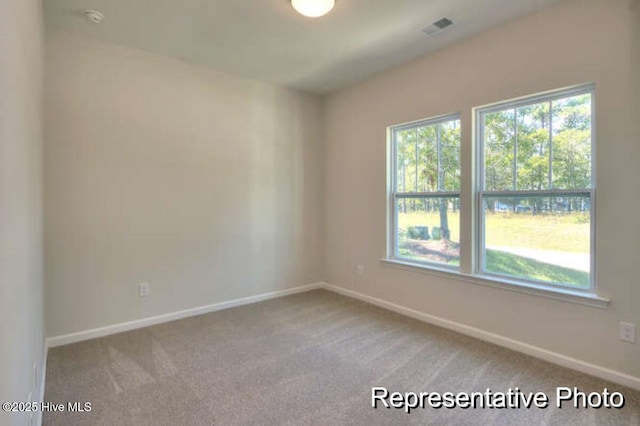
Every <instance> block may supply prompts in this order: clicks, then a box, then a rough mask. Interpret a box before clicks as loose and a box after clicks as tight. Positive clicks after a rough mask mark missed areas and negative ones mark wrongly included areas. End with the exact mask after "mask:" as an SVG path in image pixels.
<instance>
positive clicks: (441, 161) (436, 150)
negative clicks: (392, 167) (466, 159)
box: [393, 120, 460, 192]
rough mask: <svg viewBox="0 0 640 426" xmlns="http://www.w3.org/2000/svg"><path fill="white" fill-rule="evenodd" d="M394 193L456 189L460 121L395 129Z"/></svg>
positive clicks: (458, 166) (457, 188)
mask: <svg viewBox="0 0 640 426" xmlns="http://www.w3.org/2000/svg"><path fill="white" fill-rule="evenodd" d="M393 135H394V138H395V140H394V142H395V143H394V146H395V150H396V152H395V158H396V171H395V176H396V184H395V186H396V187H395V191H396V192H438V191H459V190H460V120H450V121H447V122H444V123H438V124H431V125H422V126H421V125H416V127H413V128H410V129H404V130H396V131H394V133H393Z"/></svg>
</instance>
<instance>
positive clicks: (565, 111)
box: [552, 94, 591, 189]
mask: <svg viewBox="0 0 640 426" xmlns="http://www.w3.org/2000/svg"><path fill="white" fill-rule="evenodd" d="M552 163H553V186H554V188H559V189H585V188H591V95H590V94H586V95H580V96H573V97H570V98H565V99H561V100H558V101H554V102H553V161H552Z"/></svg>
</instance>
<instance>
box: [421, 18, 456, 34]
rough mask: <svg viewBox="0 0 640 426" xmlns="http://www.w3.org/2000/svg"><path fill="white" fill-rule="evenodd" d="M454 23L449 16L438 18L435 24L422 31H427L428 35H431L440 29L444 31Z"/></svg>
mask: <svg viewBox="0 0 640 426" xmlns="http://www.w3.org/2000/svg"><path fill="white" fill-rule="evenodd" d="M452 25H453V21H452V20H451V19H449V18H442V19H438V20H437V21H436V22H434V23H433V24H431V25H429V26H428V27H426V28H423V29H422V32H423V33H425V34H426V35H427V36H428V37H431V36H433V35H435V34H437V33H439V32H440V31H443V30H444V29H446V28H449V27H450V26H452Z"/></svg>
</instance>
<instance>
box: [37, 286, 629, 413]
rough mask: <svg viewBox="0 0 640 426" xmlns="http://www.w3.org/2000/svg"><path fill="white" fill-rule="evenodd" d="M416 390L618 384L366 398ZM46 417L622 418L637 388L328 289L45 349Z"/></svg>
mask: <svg viewBox="0 0 640 426" xmlns="http://www.w3.org/2000/svg"><path fill="white" fill-rule="evenodd" d="M372 386H385V387H387V388H388V389H389V390H390V391H402V392H407V391H413V392H434V391H438V392H445V391H453V392H456V393H457V392H470V391H485V390H486V389H487V388H491V389H492V390H493V391H497V392H506V391H507V389H508V388H509V387H511V388H514V387H519V388H520V389H521V390H523V391H525V392H537V391H542V392H545V393H546V394H547V395H549V397H550V400H551V403H552V404H551V405H552V406H553V405H554V404H555V388H556V386H570V387H573V386H577V387H578V388H579V389H580V390H582V391H585V392H592V391H599V392H601V391H602V390H603V388H605V387H607V388H609V389H612V390H616V391H621V392H623V394H624V396H625V397H626V406H625V407H624V408H623V409H619V410H618V409H598V410H596V409H580V410H577V409H574V408H571V407H565V408H563V409H561V410H558V409H555V408H547V409H538V408H532V409H475V410H474V409H467V410H463V409H433V408H424V409H415V410H413V411H412V412H411V414H406V413H404V412H403V411H402V410H397V409H386V408H378V409H373V408H371V387H372ZM45 399H46V400H47V401H51V402H59V403H67V402H70V401H78V402H85V401H89V402H91V403H92V409H91V411H90V412H88V413H86V412H85V413H70V412H64V413H50V412H49V413H45V415H44V424H45V425H54V424H55V425H74V424H83V425H214V424H216V425H253V424H255V425H258V424H259V425H307V424H309V425H333V424H349V425H368V424H383V425H391V424H435V425H488V424H501V425H517V424H522V425H536V424H555V425H569V424H575V425H587V424H591V425H607V424H611V425H624V424H633V425H638V424H640V412H639V411H640V409H639V402H640V396H639V394H638V393H637V392H633V391H631V390H629V389H625V388H621V387H620V386H616V385H613V384H611V383H606V382H603V381H600V380H598V379H594V378H592V377H589V376H585V375H582V374H578V373H576V372H573V371H571V370H567V369H563V368H559V367H556V366H553V365H551V364H548V363H545V362H542V361H538V360H535V359H532V358H530V357H527V356H524V355H521V354H518V353H515V352H511V351H508V350H505V349H502V348H500V347H497V346H494V345H491V344H487V343H484V342H481V341H479V340H475V339H472V338H468V337H465V336H462V335H459V334H456V333H453V332H449V331H446V330H442V329H440V328H437V327H433V326H429V325H425V324H423V323H420V322H417V321H414V320H411V319H407V318H404V317H402V316H399V315H396V314H393V313H389V312H387V311H384V310H382V309H379V308H376V307H373V306H370V305H367V304H364V303H361V302H358V301H355V300H352V299H348V298H345V297H342V296H339V295H336V294H333V293H330V292H326V291H313V292H309V293H304V294H299V295H295V296H290V297H285V298H281V299H275V300H270V301H266V302H262V303H258V304H254V305H249V306H244V307H240V308H235V309H230V310H226V311H221V312H216V313H212V314H207V315H202V316H199V317H193V318H189V319H185V320H180V321H175V322H171V323H167V324H162V325H157V326H153V327H149V328H146V329H142V330H137V331H132V332H127V333H122V334H118V335H113V336H109V337H105V338H101V339H96V340H91V341H87V342H82V343H77V344H73V345H68V346H63V347H58V348H54V349H51V350H50V351H49V357H48V367H47V380H46V393H45Z"/></svg>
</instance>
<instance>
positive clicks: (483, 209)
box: [476, 87, 594, 290]
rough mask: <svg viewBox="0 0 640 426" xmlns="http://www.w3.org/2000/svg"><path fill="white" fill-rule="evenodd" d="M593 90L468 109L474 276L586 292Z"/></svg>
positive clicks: (590, 239)
mask: <svg viewBox="0 0 640 426" xmlns="http://www.w3.org/2000/svg"><path fill="white" fill-rule="evenodd" d="M592 102H593V88H592V87H581V88H578V89H572V90H568V91H567V90H565V91H561V92H555V93H552V94H547V95H542V96H534V97H530V98H527V99H524V100H519V101H515V102H506V103H501V104H499V105H493V106H491V107H488V108H479V109H477V110H476V114H477V115H476V120H477V121H476V122H477V123H478V127H477V131H478V133H477V142H478V148H479V155H478V157H479V167H478V170H479V173H480V176H479V179H478V181H479V189H478V191H477V197H478V203H479V204H478V205H479V208H478V210H479V211H478V214H479V215H478V216H479V217H478V225H479V226H478V227H477V229H478V230H479V233H480V235H479V236H478V243H479V244H478V250H477V255H478V262H477V264H478V265H479V272H481V273H484V274H489V275H498V276H506V277H509V278H516V279H518V280H523V281H531V282H535V283H544V284H545V285H551V286H565V287H566V286H568V287H572V288H575V289H582V290H591V289H592V288H593V285H592V281H593V280H592V274H591V270H592V265H593V255H592V254H593V232H592V231H593V227H592V225H593V209H592V200H593V190H594V185H593V173H592V162H593V155H592V151H593V143H592V142H593V126H592V110H593V108H592Z"/></svg>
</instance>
